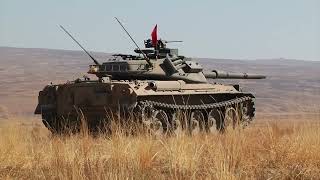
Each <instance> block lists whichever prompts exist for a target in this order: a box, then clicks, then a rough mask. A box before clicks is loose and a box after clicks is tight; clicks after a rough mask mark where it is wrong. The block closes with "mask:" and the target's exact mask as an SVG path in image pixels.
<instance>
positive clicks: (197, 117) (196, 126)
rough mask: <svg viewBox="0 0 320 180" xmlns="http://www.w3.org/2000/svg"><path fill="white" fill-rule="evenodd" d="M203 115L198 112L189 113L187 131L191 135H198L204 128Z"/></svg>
mask: <svg viewBox="0 0 320 180" xmlns="http://www.w3.org/2000/svg"><path fill="white" fill-rule="evenodd" d="M204 122H205V121H204V115H203V113H202V112H201V111H200V110H195V111H193V112H191V117H190V124H189V130H190V133H191V134H199V133H200V132H202V131H203V130H204V129H205V128H204V124H205V123H204Z"/></svg>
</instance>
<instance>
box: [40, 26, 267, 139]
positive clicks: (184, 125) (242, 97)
mask: <svg viewBox="0 0 320 180" xmlns="http://www.w3.org/2000/svg"><path fill="white" fill-rule="evenodd" d="M119 23H120V22H119ZM121 25H122V24H121ZM122 27H123V26H122ZM62 28H63V27H62ZM123 28H124V27H123ZM63 30H64V31H65V32H66V33H67V34H68V35H69V36H70V37H71V38H72V39H73V40H74V41H75V42H76V43H78V42H77V41H76V40H75V39H74V38H73V37H72V36H71V34H70V33H68V31H66V30H65V29H64V28H63ZM126 32H127V31H126ZM128 35H129V34H128ZM129 36H130V35H129ZM151 37H152V39H148V40H145V41H144V45H145V49H140V48H139V47H138V46H137V49H135V50H134V51H135V53H136V55H130V54H114V55H112V56H111V58H109V59H108V60H106V61H105V62H103V63H99V62H98V60H96V59H95V58H94V57H93V56H92V55H91V54H90V53H88V52H87V51H86V50H85V49H84V48H83V47H82V46H81V45H80V44H79V43H78V45H79V46H80V47H81V48H82V49H83V50H84V51H85V52H86V53H87V54H88V55H89V57H90V58H91V59H92V60H93V62H94V64H92V65H90V66H89V70H88V73H89V74H94V75H95V76H96V77H97V78H96V79H90V78H88V77H84V78H79V79H76V80H74V81H69V82H66V83H64V84H49V85H47V86H45V87H44V89H43V90H41V91H40V92H39V96H38V105H37V107H36V109H35V114H41V115H42V119H43V120H42V121H43V123H44V125H45V126H46V127H47V128H48V129H49V130H50V131H52V132H53V133H61V132H65V131H66V130H70V129H72V132H79V128H80V124H81V122H82V121H83V120H85V122H86V124H87V125H88V127H89V130H90V131H92V132H96V131H98V130H99V129H101V127H102V124H103V127H106V125H107V126H108V125H110V124H111V122H112V121H115V120H116V119H121V121H123V122H126V121H134V122H135V123H137V124H138V126H141V127H144V128H146V129H148V131H149V132H152V133H153V134H166V133H169V132H170V133H177V132H180V131H183V132H187V133H190V134H195V133H200V132H218V131H221V132H224V131H225V130H226V129H227V128H228V127H230V128H235V127H238V126H239V127H241V126H246V125H247V124H249V123H250V122H251V121H252V120H253V118H254V115H255V107H254V99H255V97H254V95H253V94H252V93H250V92H243V91H242V90H241V88H240V86H239V85H238V84H231V85H230V84H219V83H216V82H215V83H209V79H264V78H265V76H262V75H254V74H246V73H227V72H223V71H218V70H211V71H208V72H207V71H204V69H203V67H202V66H201V64H199V63H198V62H197V61H196V60H195V59H192V58H188V57H185V56H182V55H179V54H178V49H171V48H168V47H167V44H168V43H169V42H171V41H165V40H161V39H158V38H157V26H156V27H155V28H154V29H153V32H152V34H151ZM130 38H131V36H130ZM132 40H133V39H132ZM134 43H135V41H134ZM135 44H136V43H135Z"/></svg>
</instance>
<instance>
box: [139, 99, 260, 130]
mask: <svg viewBox="0 0 320 180" xmlns="http://www.w3.org/2000/svg"><path fill="white" fill-rule="evenodd" d="M253 100H254V98H252V97H250V96H243V97H238V98H234V99H231V100H227V101H222V102H216V103H210V104H202V105H178V104H169V103H164V102H157V101H151V100H145V101H141V102H139V103H138V105H137V106H140V107H141V111H142V114H148V113H144V111H145V109H146V108H147V109H149V115H143V116H142V117H143V118H144V119H145V121H146V122H147V123H146V124H147V125H148V124H152V123H153V122H152V121H153V119H159V118H155V116H154V115H151V114H153V113H154V112H156V113H155V114H157V113H162V114H163V115H164V114H166V115H164V116H167V117H165V118H163V119H162V120H161V117H160V122H161V123H162V126H163V127H164V129H166V130H167V129H171V130H172V129H175V128H174V127H172V126H174V124H175V122H177V121H180V122H179V123H180V124H181V121H187V122H182V123H185V124H186V125H185V127H184V129H186V128H187V129H189V131H193V130H194V128H192V126H193V125H191V124H192V122H191V121H194V120H192V118H193V117H192V116H193V114H194V113H195V114H197V115H195V116H194V118H195V122H196V126H198V129H199V131H207V132H208V131H215V130H214V129H216V130H218V131H223V132H224V131H225V129H226V128H227V126H229V125H230V124H233V127H234V128H235V127H236V126H237V124H238V125H241V126H242V127H245V126H247V125H248V124H249V123H250V122H251V121H252V120H253V117H254V113H255V108H254V101H253ZM244 108H245V110H244V111H243V109H244ZM230 110H231V113H233V114H234V115H235V116H236V117H234V118H233V119H232V120H231V122H230V118H229V123H228V124H229V125H227V120H226V119H228V118H227V116H228V111H229V113H230ZM179 111H181V112H186V114H187V116H184V117H185V118H186V119H185V120H178V119H177V118H174V116H175V113H177V112H179ZM138 112H139V110H138ZM150 112H153V113H150ZM211 112H213V114H211ZM199 114H200V118H199ZM209 114H210V115H211V117H218V118H215V120H216V122H215V123H216V126H211V127H213V128H211V130H208V129H210V127H209V126H210V125H209V124H208V121H209V119H208V118H209ZM146 116H147V118H146ZM197 118H198V119H197ZM201 119H202V120H201ZM163 121H165V122H163ZM201 121H203V122H202V124H203V125H201ZM143 122H144V121H143ZM158 124H159V123H158ZM170 126H171V128H170ZM201 126H202V127H201ZM215 127H216V128H215ZM190 128H191V130H190ZM166 130H165V131H166ZM157 133H158V134H161V132H160V133H159V132H157ZM192 133H193V132H192Z"/></svg>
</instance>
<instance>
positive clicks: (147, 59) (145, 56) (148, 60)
mask: <svg viewBox="0 0 320 180" xmlns="http://www.w3.org/2000/svg"><path fill="white" fill-rule="evenodd" d="M114 18H115V19H116V20H117V21H118V23H119V24H120V26H121V27H122V29H123V30H124V31H125V32H126V33H127V35H128V36H129V37H130V39H131V40H132V42H133V43H134V44H135V45H136V46H137V48H138V50H139V52H141V53H142V54H143V57H144V58H145V59H146V61H147V63H148V64H149V66H150V67H152V66H153V65H152V63H151V62H150V59H149V58H148V56H147V55H146V54H145V53H144V52H143V51H141V49H140V47H139V46H138V44H137V43H136V41H135V40H134V39H133V38H132V37H131V35H130V34H129V32H128V31H127V30H126V28H125V27H124V26H123V25H122V23H121V22H120V21H119V19H118V18H117V17H114Z"/></svg>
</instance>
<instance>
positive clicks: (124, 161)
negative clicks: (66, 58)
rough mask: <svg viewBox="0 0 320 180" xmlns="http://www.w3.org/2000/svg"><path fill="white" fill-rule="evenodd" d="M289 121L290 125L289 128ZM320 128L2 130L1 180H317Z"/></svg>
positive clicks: (17, 126) (18, 125)
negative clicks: (165, 133)
mask: <svg viewBox="0 0 320 180" xmlns="http://www.w3.org/2000/svg"><path fill="white" fill-rule="evenodd" d="M287 122H290V121H287ZM319 177H320V123H319V122H316V123H301V122H299V123H298V122H296V123H281V124H280V123H268V124H265V126H250V127H248V128H246V129H244V130H235V131H231V132H228V133H225V134H218V133H216V134H211V135H205V134H203V135H197V136H192V137H190V136H186V135H183V134H180V135H177V136H175V137H162V138H157V139H155V138H153V137H151V136H148V135H143V134H142V135H137V136H125V135H123V133H121V132H120V131H119V133H115V134H114V135H112V137H106V136H101V137H96V138H93V137H90V136H88V135H86V134H79V135H74V136H65V137H61V136H60V137H58V136H52V135H51V134H50V133H49V132H48V131H47V130H46V129H45V128H44V127H43V126H42V124H40V123H39V122H38V121H31V123H28V124H26V123H22V122H21V121H20V122H19V121H10V122H9V123H4V122H2V123H1V126H0V179H205V178H206V179H318V178H319Z"/></svg>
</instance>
